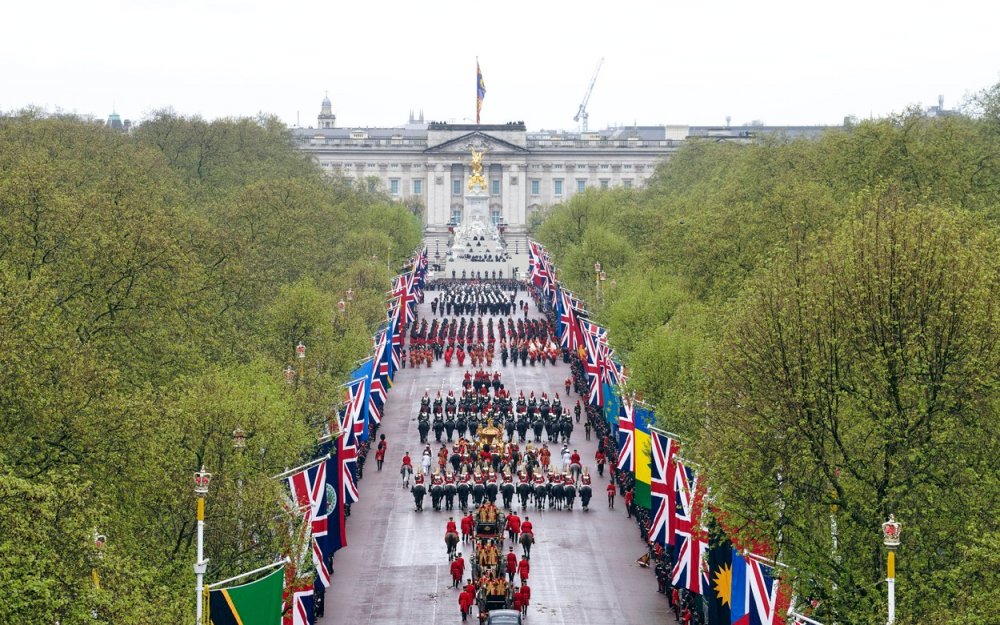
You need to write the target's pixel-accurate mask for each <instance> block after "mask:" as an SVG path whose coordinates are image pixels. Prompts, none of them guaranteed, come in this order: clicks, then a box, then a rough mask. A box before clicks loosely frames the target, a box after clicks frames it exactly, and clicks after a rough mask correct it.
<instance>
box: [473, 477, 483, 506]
mask: <svg viewBox="0 0 1000 625" xmlns="http://www.w3.org/2000/svg"><path fill="white" fill-rule="evenodd" d="M485 494H486V487H485V486H484V485H483V484H482V483H480V482H473V483H472V505H474V506H480V505H482V503H483V496H484V495H485Z"/></svg>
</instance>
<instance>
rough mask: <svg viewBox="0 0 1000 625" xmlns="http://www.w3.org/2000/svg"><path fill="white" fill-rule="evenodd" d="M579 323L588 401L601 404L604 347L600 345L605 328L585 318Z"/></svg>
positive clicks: (602, 401) (596, 404) (593, 404)
mask: <svg viewBox="0 0 1000 625" xmlns="http://www.w3.org/2000/svg"><path fill="white" fill-rule="evenodd" d="M579 325H580V333H581V334H582V335H583V342H584V348H585V349H584V351H585V352H586V356H587V360H586V362H584V363H583V365H584V369H585V370H586V372H587V380H588V381H589V382H590V395H589V397H588V401H589V403H590V405H591V406H603V405H604V391H603V388H602V386H601V382H602V381H603V380H604V373H603V369H604V348H603V347H602V346H601V340H602V339H601V337H602V333H605V332H606V330H605V329H604V328H602V327H601V326H599V325H597V324H596V323H591V322H589V321H587V320H585V319H581V320H580V324H579Z"/></svg>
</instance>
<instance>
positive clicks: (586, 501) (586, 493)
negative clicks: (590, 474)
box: [580, 484, 593, 510]
mask: <svg viewBox="0 0 1000 625" xmlns="http://www.w3.org/2000/svg"><path fill="white" fill-rule="evenodd" d="M592 495H593V490H592V489H591V487H590V485H589V484H584V485H582V486H581V487H580V504H581V505H583V509H584V510H588V509H589V508H590V497H591V496H592Z"/></svg>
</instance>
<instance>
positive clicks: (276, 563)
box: [205, 557, 292, 589]
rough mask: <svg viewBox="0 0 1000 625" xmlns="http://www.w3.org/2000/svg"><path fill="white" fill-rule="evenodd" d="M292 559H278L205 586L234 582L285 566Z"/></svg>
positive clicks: (210, 586)
mask: <svg viewBox="0 0 1000 625" xmlns="http://www.w3.org/2000/svg"><path fill="white" fill-rule="evenodd" d="M291 561H292V560H291V558H287V557H286V558H285V559H284V560H278V561H277V562H273V563H271V564H268V565H267V566H262V567H260V568H259V569H254V570H252V571H248V572H246V573H243V574H241V575H236V576H235V577H230V578H229V579H224V580H222V581H221V582H215V583H214V584H208V585H207V586H205V588H208V589H212V588H215V587H216V586H221V585H223V584H228V583H229V582H234V581H236V580H238V579H243V578H244V577H250V576H251V575H255V574H257V573H261V572H263V571H266V570H268V569H273V568H274V567H276V566H284V565H286V564H288V563H289V562H291Z"/></svg>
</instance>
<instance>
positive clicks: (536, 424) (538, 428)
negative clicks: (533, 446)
mask: <svg viewBox="0 0 1000 625" xmlns="http://www.w3.org/2000/svg"><path fill="white" fill-rule="evenodd" d="M544 426H545V424H544V423H542V420H541V419H538V418H536V419H535V420H534V421H533V422H532V424H531V429H532V430H534V431H535V442H536V443H540V442H542V428H543V427H544Z"/></svg>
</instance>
